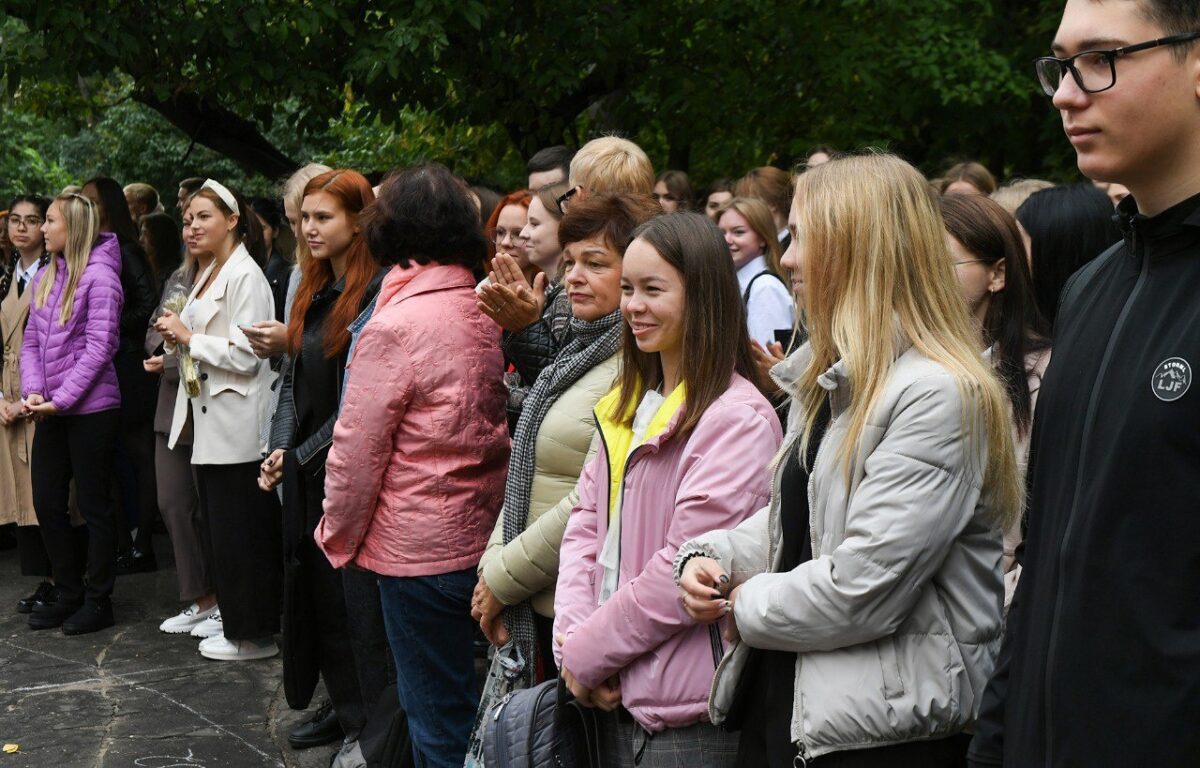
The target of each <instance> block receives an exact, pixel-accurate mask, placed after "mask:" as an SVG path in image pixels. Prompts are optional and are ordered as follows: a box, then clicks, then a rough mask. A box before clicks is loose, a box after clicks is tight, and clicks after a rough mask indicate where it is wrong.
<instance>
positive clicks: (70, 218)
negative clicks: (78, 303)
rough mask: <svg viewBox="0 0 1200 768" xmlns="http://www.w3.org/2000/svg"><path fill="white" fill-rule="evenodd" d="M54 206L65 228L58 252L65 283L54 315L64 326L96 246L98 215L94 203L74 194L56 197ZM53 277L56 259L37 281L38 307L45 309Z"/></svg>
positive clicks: (72, 309)
mask: <svg viewBox="0 0 1200 768" xmlns="http://www.w3.org/2000/svg"><path fill="white" fill-rule="evenodd" d="M55 203H57V204H58V210H59V212H60V213H61V214H62V217H63V223H64V224H66V227H67V247H66V248H65V249H64V250H63V252H62V257H63V260H65V261H66V262H67V284H66V286H65V287H64V288H63V293H62V303H61V307H60V308H59V312H58V319H59V322H60V323H61V324H62V325H66V324H67V321H69V320H70V319H71V313H72V312H74V310H75V289H76V288H78V287H79V278H80V277H82V276H83V270H84V269H86V268H87V264H88V257H89V256H90V255H91V253H92V246H94V245H95V244H96V238H97V237H99V235H100V212H99V211H97V210H96V204H95V203H93V202H92V201H91V200H89V199H88V198H86V197H84V196H83V195H80V194H76V193H70V194H65V195H59V196H58V197H56V198H54V203H52V205H53V204H55ZM55 255H57V254H55ZM57 275H58V259H56V258H51V259H50V261H49V263H47V264H46V267H45V270H44V274H43V275H42V276H41V278H40V279H41V282H40V283H38V292H37V305H38V307H44V306H46V302H47V301H48V300H49V299H50V290H51V289H52V288H53V287H54V280H55V277H57Z"/></svg>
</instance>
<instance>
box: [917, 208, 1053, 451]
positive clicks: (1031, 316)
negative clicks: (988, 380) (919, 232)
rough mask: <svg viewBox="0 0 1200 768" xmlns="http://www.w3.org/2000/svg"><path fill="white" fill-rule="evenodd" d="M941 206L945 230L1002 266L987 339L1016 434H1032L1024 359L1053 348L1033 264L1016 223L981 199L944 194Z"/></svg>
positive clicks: (990, 307) (985, 324)
mask: <svg viewBox="0 0 1200 768" xmlns="http://www.w3.org/2000/svg"><path fill="white" fill-rule="evenodd" d="M938 205H939V207H940V208H941V210H942V219H943V220H944V221H945V223H946V231H947V232H948V233H950V236H951V237H953V238H954V239H955V240H957V241H958V242H959V243H960V244H961V245H962V247H963V248H965V249H966V250H967V252H968V253H970V254H971V255H972V256H974V257H975V258H977V259H979V260H980V261H982V262H983V263H985V264H988V265H994V264H996V262H998V261H1001V260H1003V261H1004V288H1002V289H1001V290H1000V291H997V292H996V293H995V294H993V296H992V300H991V302H990V303H989V304H988V311H987V318H986V319H985V320H984V322H983V340H984V343H986V344H987V345H988V346H990V347H992V350H993V351H992V367H993V368H995V369H996V373H997V375H999V376H1000V381H1001V382H1002V383H1003V384H1004V390H1005V392H1006V393H1007V394H1008V400H1009V403H1011V404H1012V410H1013V420H1014V421H1015V422H1016V425H1017V433H1018V434H1021V435H1024V434H1025V433H1026V432H1028V431H1029V422H1030V419H1031V418H1032V413H1033V408H1032V400H1031V398H1030V396H1029V382H1028V373H1027V372H1026V370H1025V358H1026V356H1028V355H1029V353H1031V352H1037V351H1039V350H1043V349H1045V348H1046V347H1048V346H1049V342H1047V340H1046V335H1045V334H1046V324H1045V321H1044V320H1042V313H1041V312H1039V311H1038V308H1037V302H1036V301H1035V300H1034V298H1033V285H1032V279H1031V278H1030V276H1029V265H1028V263H1027V262H1026V261H1025V246H1024V244H1023V243H1022V242H1021V233H1020V231H1019V230H1018V229H1017V221H1016V219H1014V218H1013V217H1012V216H1011V215H1009V213H1008V211H1006V210H1004V209H1003V208H1001V207H1000V204H999V203H997V202H995V201H994V200H989V199H988V198H986V197H983V196H982V195H944V196H943V197H942V198H941V199H940V200H939V201H938Z"/></svg>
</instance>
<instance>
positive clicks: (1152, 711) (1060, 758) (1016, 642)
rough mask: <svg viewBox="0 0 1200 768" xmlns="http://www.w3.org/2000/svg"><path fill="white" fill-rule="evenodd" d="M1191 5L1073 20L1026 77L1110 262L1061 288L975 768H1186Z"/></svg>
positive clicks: (1196, 716) (1193, 642) (1196, 141)
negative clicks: (1046, 112) (1112, 187)
mask: <svg viewBox="0 0 1200 768" xmlns="http://www.w3.org/2000/svg"><path fill="white" fill-rule="evenodd" d="M1197 38H1200V3H1196V2H1180V1H1179V0H1108V2H1096V1H1095V0H1068V2H1067V3H1066V6H1065V10H1064V13H1063V18H1062V22H1061V25H1060V26H1059V29H1058V33H1057V35H1056V37H1055V40H1054V45H1053V46H1052V50H1053V53H1054V56H1053V57H1048V58H1044V59H1039V60H1038V62H1037V63H1036V70H1037V75H1038V79H1039V81H1040V83H1041V85H1042V88H1043V90H1045V91H1046V92H1047V94H1049V95H1050V96H1051V97H1052V99H1053V104H1054V106H1055V108H1057V109H1058V110H1059V112H1060V114H1061V115H1062V120H1063V128H1064V130H1065V132H1066V134H1067V137H1068V139H1069V140H1070V142H1071V144H1072V145H1073V146H1074V147H1075V151H1076V154H1077V158H1078V164H1079V169H1080V170H1081V171H1082V172H1083V173H1084V174H1085V175H1087V176H1088V177H1090V178H1092V179H1094V180H1096V181H1103V182H1110V183H1118V184H1123V185H1125V186H1126V187H1128V188H1129V190H1130V197H1129V198H1127V199H1125V200H1123V201H1122V202H1121V204H1120V206H1119V207H1118V209H1117V210H1118V216H1119V221H1120V225H1121V230H1122V233H1123V235H1124V238H1123V242H1121V243H1119V244H1117V245H1116V246H1115V247H1114V248H1112V249H1109V250H1108V251H1107V252H1105V254H1103V255H1101V256H1100V257H1099V258H1097V259H1096V260H1094V261H1093V262H1091V263H1090V264H1088V265H1086V266H1085V267H1084V268H1083V269H1082V270H1080V272H1078V273H1077V274H1076V275H1075V276H1074V277H1073V278H1072V279H1071V281H1069V282H1068V283H1067V286H1066V287H1065V288H1064V290H1063V296H1062V298H1061V299H1060V310H1059V313H1058V320H1057V326H1056V328H1055V333H1054V359H1053V361H1052V362H1051V364H1050V368H1049V370H1047V372H1046V375H1045V378H1044V379H1043V382H1042V389H1041V392H1040V395H1039V401H1038V414H1037V423H1036V425H1035V427H1034V434H1033V439H1032V452H1031V458H1030V471H1029V507H1028V512H1027V521H1028V527H1029V532H1028V536H1027V538H1026V542H1027V545H1026V549H1025V552H1024V563H1023V564H1024V572H1023V574H1022V576H1021V582H1020V585H1019V587H1018V589H1017V594H1016V598H1015V600H1014V602H1013V605H1012V609H1011V611H1010V613H1009V617H1008V630H1007V635H1006V637H1005V640H1004V645H1003V648H1002V651H1001V654H1000V659H999V661H998V663H997V668H996V672H995V675H994V677H993V679H992V681H991V683H990V684H989V686H988V689H987V692H986V694H985V696H984V700H983V705H982V711H981V713H980V719H979V722H978V725H977V730H976V736H975V739H974V741H973V743H972V745H971V752H970V760H971V764H972V765H974V766H985V765H988V766H990V765H1004V766H1021V767H1024V766H1042V765H1046V766H1049V765H1081V766H1082V765H1153V766H1182V765H1195V764H1196V760H1197V757H1198V756H1200V727H1197V726H1198V724H1200V502H1198V501H1197V496H1196V493H1195V491H1194V485H1195V482H1196V479H1197V477H1200V384H1198V383H1196V382H1195V381H1194V378H1195V377H1196V376H1197V375H1200V300H1198V299H1197V296H1198V295H1200V44H1197V43H1196V42H1195V41H1196V39H1197Z"/></svg>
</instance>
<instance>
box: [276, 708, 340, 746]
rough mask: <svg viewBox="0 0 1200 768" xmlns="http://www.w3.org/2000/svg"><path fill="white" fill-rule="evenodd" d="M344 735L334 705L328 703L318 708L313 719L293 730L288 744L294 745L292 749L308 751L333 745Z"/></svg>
mask: <svg viewBox="0 0 1200 768" xmlns="http://www.w3.org/2000/svg"><path fill="white" fill-rule="evenodd" d="M343 735H344V734H343V733H342V724H341V723H339V722H338V719H337V713H336V712H334V711H333V704H332V703H331V702H328V701H326V702H325V703H323V704H322V705H321V706H319V707H317V711H316V712H314V713H313V716H312V717H310V718H309V719H307V720H305V721H304V722H302V723H300V725H297V726H296V727H295V728H293V729H292V732H291V733H289V734H288V744H290V745H292V749H308V748H309V747H320V746H324V745H325V744H332V743H333V742H335V741H337V740H339V739H341V738H342V737H343Z"/></svg>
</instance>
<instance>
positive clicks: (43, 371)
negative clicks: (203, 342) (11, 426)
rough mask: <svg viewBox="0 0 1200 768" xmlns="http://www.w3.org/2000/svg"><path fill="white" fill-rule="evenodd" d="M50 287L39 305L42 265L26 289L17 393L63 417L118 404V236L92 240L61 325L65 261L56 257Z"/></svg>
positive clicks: (44, 271) (121, 299) (45, 271)
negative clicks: (28, 293) (42, 402)
mask: <svg viewBox="0 0 1200 768" xmlns="http://www.w3.org/2000/svg"><path fill="white" fill-rule="evenodd" d="M55 259H56V260H57V262H58V263H57V267H56V269H55V272H54V285H52V286H51V288H50V295H49V297H47V299H46V303H45V305H43V306H40V307H39V306H38V302H37V295H38V290H39V288H40V287H41V284H42V279H43V278H44V277H45V276H46V275H47V274H48V272H49V270H48V269H45V268H43V269H42V271H40V272H38V274H37V277H35V278H34V279H33V282H32V283H31V284H30V287H29V290H32V291H33V300H32V301H30V303H29V324H28V325H27V326H26V327H25V343H24V345H23V346H22V347H21V392H22V394H23V395H24V396H26V397H27V396H29V395H30V394H33V393H37V394H39V395H41V396H42V397H44V398H45V399H46V400H48V401H50V402H52V403H54V405H55V406H56V407H57V408H58V412H59V413H60V414H62V415H67V416H70V415H79V414H85V413H97V412H99V411H106V410H109V409H110V408H118V407H120V405H121V390H120V389H118V388H117V369H116V368H115V367H114V366H113V355H115V354H116V353H117V345H118V343H119V341H120V336H119V329H120V322H121V307H122V305H123V304H124V301H125V298H124V297H125V295H124V293H123V292H122V290H121V248H120V246H119V245H118V244H117V236H116V235H113V234H110V233H107V232H106V233H104V234H102V235H100V237H99V238H98V239H97V240H96V245H95V246H93V248H92V252H91V254H90V255H89V256H88V262H87V266H86V267H84V269H83V274H82V275H80V277H79V284H78V285H77V286H76V287H75V304H74V309H73V310H72V312H71V319H70V320H68V321H67V324H66V325H63V324H61V323H60V322H59V312H60V310H61V307H62V298H63V291H64V289H65V288H66V284H67V262H66V260H65V259H64V258H63V257H61V256H56V257H55Z"/></svg>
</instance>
